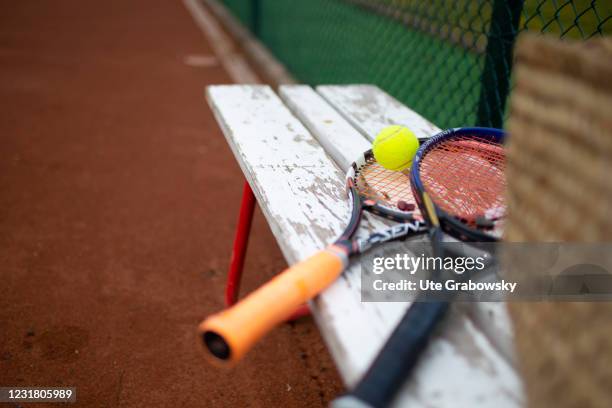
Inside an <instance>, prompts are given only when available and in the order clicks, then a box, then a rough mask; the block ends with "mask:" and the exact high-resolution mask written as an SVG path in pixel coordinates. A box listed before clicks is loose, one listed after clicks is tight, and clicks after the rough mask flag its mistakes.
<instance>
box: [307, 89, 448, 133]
mask: <svg viewBox="0 0 612 408" xmlns="http://www.w3.org/2000/svg"><path fill="white" fill-rule="evenodd" d="M317 91H318V92H319V93H320V94H321V95H322V96H323V97H324V98H325V99H326V100H327V101H328V102H329V103H330V104H331V105H332V106H333V107H334V108H336V109H337V110H338V112H340V114H341V115H342V116H343V117H344V118H345V119H346V120H347V121H348V122H349V123H350V124H351V125H353V126H354V127H355V128H356V129H358V130H359V131H360V132H361V133H363V134H364V135H365V136H366V137H367V138H368V139H369V140H374V137H375V136H376V135H377V134H378V132H380V131H381V129H383V128H384V127H385V126H388V125H404V126H408V127H409V128H410V129H411V130H412V131H413V132H414V133H415V134H416V135H417V137H418V138H419V139H427V138H429V137H431V136H432V135H433V134H436V133H438V132H439V131H440V129H439V128H438V127H437V126H435V125H434V124H433V123H431V122H429V121H428V120H427V119H425V118H423V117H422V116H421V115H419V114H418V113H416V112H414V111H412V110H410V109H408V108H407V107H406V106H405V105H402V104H401V103H400V102H399V101H397V100H396V99H395V98H393V97H391V96H390V95H389V94H387V93H385V92H383V91H381V90H380V88H378V87H376V86H373V85H324V86H318V87H317Z"/></svg>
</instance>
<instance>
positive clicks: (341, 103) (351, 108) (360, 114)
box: [317, 85, 514, 363]
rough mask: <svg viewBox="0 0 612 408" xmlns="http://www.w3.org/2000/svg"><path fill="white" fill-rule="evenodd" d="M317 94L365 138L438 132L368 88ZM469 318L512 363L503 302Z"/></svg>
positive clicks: (481, 307)
mask: <svg viewBox="0 0 612 408" xmlns="http://www.w3.org/2000/svg"><path fill="white" fill-rule="evenodd" d="M317 91H318V92H319V93H320V94H321V95H322V96H323V97H324V98H325V99H326V100H327V101H328V102H329V103H330V104H331V105H332V106H333V107H334V108H335V109H336V110H337V111H338V112H339V113H340V114H341V115H342V116H343V117H344V118H346V120H347V121H348V122H350V123H351V124H352V125H353V126H355V128H356V129H358V130H359V131H360V132H361V133H362V134H363V135H364V136H365V137H366V138H367V139H369V140H373V139H374V137H375V136H376V134H377V133H378V132H379V131H380V130H381V129H382V128H384V127H385V126H388V125H397V124H399V125H404V126H407V127H409V128H410V129H412V130H413V131H414V132H415V134H416V135H417V136H419V137H420V138H427V137H430V136H432V135H433V134H435V133H437V132H439V131H440V129H439V128H438V127H436V126H435V125H433V124H432V123H430V122H429V121H427V120H426V119H424V118H423V117H421V116H420V115H418V114H417V113H416V112H413V111H412V110H410V109H409V108H407V107H406V106H404V105H402V104H401V103H400V102H398V101H397V100H396V99H394V98H392V97H391V96H390V95H388V94H387V93H385V92H384V91H382V90H381V89H380V88H378V87H376V86H372V85H327V86H319V87H317ZM470 316H471V317H472V319H473V320H474V324H475V325H476V326H477V327H479V328H480V329H481V330H482V331H483V332H484V333H485V334H486V335H487V336H488V337H489V339H490V340H491V342H492V343H493V344H494V345H495V347H496V348H497V349H498V350H499V351H500V352H501V353H502V355H503V356H504V357H505V358H506V359H507V360H508V361H510V362H511V363H514V350H513V343H512V325H511V321H510V318H509V316H508V312H507V309H506V305H505V304H504V303H485V302H479V303H474V304H473V305H472V309H471V310H470Z"/></svg>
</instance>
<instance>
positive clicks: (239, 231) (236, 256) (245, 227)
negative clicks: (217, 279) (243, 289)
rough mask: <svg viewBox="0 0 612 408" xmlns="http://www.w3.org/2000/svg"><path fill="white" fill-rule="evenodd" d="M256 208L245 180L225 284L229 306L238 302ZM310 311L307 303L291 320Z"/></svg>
mask: <svg viewBox="0 0 612 408" xmlns="http://www.w3.org/2000/svg"><path fill="white" fill-rule="evenodd" d="M254 210H255V196H254V195H253V190H251V186H249V183H248V182H246V181H245V182H244V187H243V190H242V202H241V203H240V214H239V216H238V226H237V227H236V236H235V238H234V248H233V249H232V257H231V259H230V268H229V272H228V274H227V284H226V286H225V304H226V305H227V306H228V307H229V306H232V305H233V304H234V303H236V300H237V299H238V292H239V291H240V280H241V279H242V268H243V266H244V255H245V253H246V249H247V245H248V243H249V234H250V232H251V221H252V220H253V211H254ZM309 313H310V311H309V310H308V306H307V305H303V306H301V307H300V308H299V309H298V310H296V311H295V313H293V315H292V316H291V317H290V318H289V320H290V321H291V320H295V319H299V318H300V317H303V316H306V315H308V314H309Z"/></svg>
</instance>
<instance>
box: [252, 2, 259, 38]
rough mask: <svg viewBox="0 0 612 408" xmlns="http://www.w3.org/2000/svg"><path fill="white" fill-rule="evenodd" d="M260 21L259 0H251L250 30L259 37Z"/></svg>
mask: <svg viewBox="0 0 612 408" xmlns="http://www.w3.org/2000/svg"><path fill="white" fill-rule="evenodd" d="M260 23H261V0H251V32H252V33H253V35H254V36H255V37H257V38H259V34H260V33H259V29H260Z"/></svg>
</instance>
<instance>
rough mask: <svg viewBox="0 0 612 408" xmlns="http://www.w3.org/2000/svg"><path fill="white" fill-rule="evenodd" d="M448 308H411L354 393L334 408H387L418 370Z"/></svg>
mask: <svg viewBox="0 0 612 408" xmlns="http://www.w3.org/2000/svg"><path fill="white" fill-rule="evenodd" d="M448 307H449V303H448V302H416V303H414V304H412V305H411V306H410V308H409V309H408V311H407V312H406V314H405V315H404V317H403V318H402V320H401V321H400V323H399V324H398V325H397V327H396V328H395V330H394V331H393V333H392V334H391V337H389V340H387V343H386V344H385V345H384V347H383V349H382V350H381V351H380V353H379V354H378V356H376V359H375V360H374V362H373V363H372V365H371V366H370V368H369V369H368V371H367V372H366V373H365V375H364V376H363V378H362V379H361V380H360V381H359V383H358V384H357V385H356V386H355V388H354V389H353V390H352V391H351V392H349V393H348V394H345V395H343V396H341V397H340V398H337V399H336V400H334V401H333V402H332V404H331V407H333V408H349V407H352V408H353V407H360V408H385V407H388V406H389V404H390V403H391V402H392V401H393V398H394V397H395V394H396V393H397V391H398V390H399V388H400V387H401V386H402V384H403V383H404V381H405V379H406V377H408V376H409V375H410V374H411V372H412V370H413V369H414V367H415V366H416V364H417V362H418V360H419V357H420V356H421V354H422V353H423V351H424V350H425V347H427V344H428V343H429V338H430V337H431V334H432V332H433V331H434V329H435V327H436V326H437V324H438V322H440V321H441V320H442V318H443V317H444V315H445V314H446V311H447V310H448Z"/></svg>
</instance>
